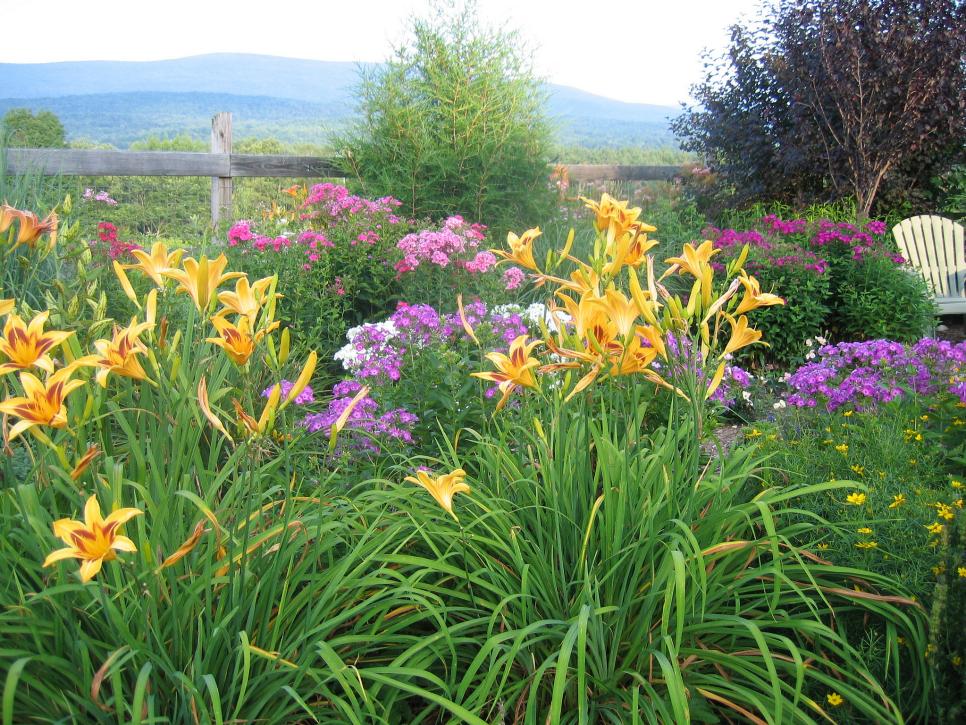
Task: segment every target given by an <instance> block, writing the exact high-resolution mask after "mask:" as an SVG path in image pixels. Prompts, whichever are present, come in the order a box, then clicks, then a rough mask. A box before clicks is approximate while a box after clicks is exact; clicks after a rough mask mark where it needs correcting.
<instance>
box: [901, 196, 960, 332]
mask: <svg viewBox="0 0 966 725" xmlns="http://www.w3.org/2000/svg"><path fill="white" fill-rule="evenodd" d="M892 236H893V237H895V240H896V244H897V245H898V247H899V253H900V254H901V255H902V256H903V257H905V258H906V259H907V260H909V262H910V263H911V264H912V265H913V266H914V267H916V269H918V270H919V274H921V275H922V277H923V279H925V280H926V284H927V285H929V289H931V290H932V292H933V294H934V295H935V296H936V304H937V305H939V314H941V315H960V314H966V250H964V246H963V225H962V224H958V223H956V222H954V221H952V220H951V219H944V218H943V217H940V216H930V215H927V214H923V215H922V216H914V217H911V218H910V219H903V220H902V221H901V222H899V223H898V224H896V225H895V226H894V227H892Z"/></svg>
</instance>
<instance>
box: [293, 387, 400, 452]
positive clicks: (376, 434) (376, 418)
mask: <svg viewBox="0 0 966 725" xmlns="http://www.w3.org/2000/svg"><path fill="white" fill-rule="evenodd" d="M361 388H362V385H361V384H360V383H359V382H357V381H355V380H344V381H342V382H341V383H337V384H336V385H335V386H334V387H333V388H332V399H331V400H330V401H329V405H328V406H327V407H326V409H325V410H324V411H323V412H321V413H311V414H309V415H307V416H305V418H304V419H302V421H301V423H300V425H302V426H303V427H304V428H306V429H307V430H308V431H310V432H316V431H323V432H324V433H328V432H329V431H330V430H331V429H332V425H333V424H334V423H335V422H336V421H337V420H338V419H339V417H340V416H341V415H342V414H343V413H344V412H345V411H346V408H348V407H349V405H350V404H351V403H352V401H353V399H354V398H355V395H356V394H357V393H358V392H359V390H361ZM418 420H419V418H418V417H417V416H415V415H414V414H413V413H411V412H409V411H408V410H406V409H405V408H394V409H391V410H386V411H381V412H380V406H379V403H378V402H377V401H375V400H374V399H373V398H372V397H370V396H369V395H365V396H363V397H362V398H361V399H360V400H359V401H358V402H357V403H356V405H355V407H354V408H353V409H352V411H351V412H350V413H349V417H348V420H347V421H346V424H345V428H343V430H342V432H341V433H340V435H339V449H338V451H337V452H342V451H346V450H348V449H352V450H356V451H360V450H361V451H366V452H369V453H373V454H378V453H379V452H380V450H381V446H380V443H381V444H383V445H384V444H385V443H386V442H388V441H395V442H397V443H403V444H406V445H411V444H412V442H413V436H412V427H413V426H414V425H415V424H416V423H417V422H418ZM354 433H355V434H356V435H353V434H354ZM346 441H348V443H346Z"/></svg>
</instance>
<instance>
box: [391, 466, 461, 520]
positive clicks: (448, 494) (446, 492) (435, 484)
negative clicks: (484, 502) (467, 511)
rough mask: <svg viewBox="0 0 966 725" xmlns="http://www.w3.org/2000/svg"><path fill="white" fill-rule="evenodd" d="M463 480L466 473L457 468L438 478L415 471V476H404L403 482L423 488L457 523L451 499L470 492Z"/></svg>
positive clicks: (426, 472) (424, 472)
mask: <svg viewBox="0 0 966 725" xmlns="http://www.w3.org/2000/svg"><path fill="white" fill-rule="evenodd" d="M465 479H466V471H464V470H463V469H462V468H457V469H456V470H455V471H451V472H450V473H444V474H442V475H440V476H432V475H430V473H429V472H428V471H416V475H415V476H406V478H405V479H403V480H405V481H410V482H412V483H415V484H416V485H417V486H422V487H423V488H425V489H426V490H427V491H429V493H430V495H432V497H433V498H434V499H436V503H438V504H439V505H440V506H441V507H442V508H443V510H444V511H445V512H446V513H448V514H449V515H450V516H452V517H453V518H454V519H455V520H456V521H459V518H458V517H457V516H456V514H455V513H454V512H453V497H454V496H456V494H458V493H469V492H470V490H471V489H470V487H469V485H467V483H466V480H465Z"/></svg>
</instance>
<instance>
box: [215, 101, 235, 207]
mask: <svg viewBox="0 0 966 725" xmlns="http://www.w3.org/2000/svg"><path fill="white" fill-rule="evenodd" d="M211 153H213V154H229V155H230V154H231V113H227V112H223V113H216V114H215V115H214V117H213V118H212V119H211ZM231 189H232V184H231V162H230V161H229V164H228V173H227V174H224V175H222V176H212V177H211V225H212V226H217V224H218V222H219V221H221V219H222V217H224V218H226V219H230V218H231Z"/></svg>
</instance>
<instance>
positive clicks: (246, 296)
mask: <svg viewBox="0 0 966 725" xmlns="http://www.w3.org/2000/svg"><path fill="white" fill-rule="evenodd" d="M274 281H275V277H265V278H264V279H260V280H258V281H257V282H255V284H252V285H250V284H249V283H248V277H239V278H238V281H237V282H235V291H234V292H228V291H225V292H219V293H218V301H219V302H221V304H223V305H224V306H225V309H223V310H221V311H220V312H219V313H218V315H219V316H223V315H226V314H228V313H230V312H234V313H235V314H236V315H242V316H244V317H247V318H248V321H249V322H250V323H251V324H252V325H253V326H254V324H255V318H256V317H257V316H258V313H259V312H260V311H261V309H262V305H264V304H265V302H266V301H267V300H268V294H267V292H268V289H269V287H271V286H272V282H274Z"/></svg>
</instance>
